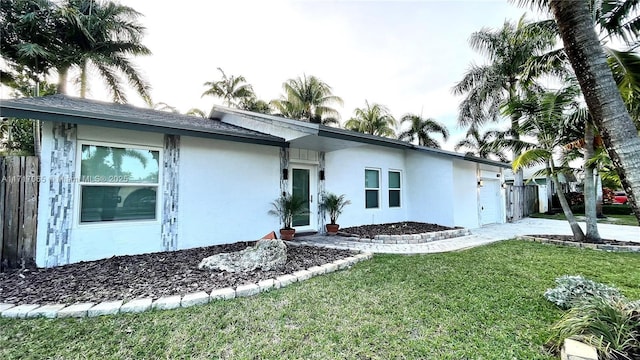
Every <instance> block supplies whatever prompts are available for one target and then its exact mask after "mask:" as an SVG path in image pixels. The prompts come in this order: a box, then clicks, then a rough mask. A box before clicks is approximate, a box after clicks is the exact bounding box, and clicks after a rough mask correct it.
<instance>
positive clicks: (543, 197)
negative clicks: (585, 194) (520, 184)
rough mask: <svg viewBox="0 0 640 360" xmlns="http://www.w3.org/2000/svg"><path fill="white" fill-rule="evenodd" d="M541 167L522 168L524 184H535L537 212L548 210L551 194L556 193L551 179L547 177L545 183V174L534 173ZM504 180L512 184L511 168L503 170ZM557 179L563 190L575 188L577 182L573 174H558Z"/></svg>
mask: <svg viewBox="0 0 640 360" xmlns="http://www.w3.org/2000/svg"><path fill="white" fill-rule="evenodd" d="M543 169H544V166H541V165H539V166H532V167H527V168H523V169H522V170H523V171H522V172H523V178H524V183H525V185H536V186H537V187H538V204H539V205H538V207H539V208H538V212H540V213H545V212H548V211H549V210H550V209H549V206H550V202H551V196H552V195H554V194H555V193H556V189H555V185H554V184H553V182H552V181H551V179H549V183H548V184H547V177H546V176H545V175H539V174H536V173H537V172H539V171H541V170H543ZM504 180H505V183H506V184H507V185H513V180H514V174H513V171H512V170H511V169H506V170H505V171H504ZM567 180H568V181H567ZM558 181H560V184H562V187H563V188H564V191H565V192H570V191H576V190H577V189H576V188H577V185H578V182H577V180H576V178H575V176H573V175H571V176H569V177H567V176H565V175H564V174H558Z"/></svg>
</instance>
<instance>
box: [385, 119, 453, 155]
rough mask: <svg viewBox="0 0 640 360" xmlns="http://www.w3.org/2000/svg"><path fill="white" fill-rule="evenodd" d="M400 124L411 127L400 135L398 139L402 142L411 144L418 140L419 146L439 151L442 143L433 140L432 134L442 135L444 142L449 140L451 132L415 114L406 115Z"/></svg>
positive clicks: (437, 123) (443, 126)
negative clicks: (407, 124) (406, 124)
mask: <svg viewBox="0 0 640 360" xmlns="http://www.w3.org/2000/svg"><path fill="white" fill-rule="evenodd" d="M400 123H401V124H404V123H409V124H410V126H411V127H410V128H409V129H408V130H406V131H403V132H402V133H400V135H398V139H400V140H404V141H409V142H411V141H415V140H416V139H417V140H418V145H420V146H428V147H433V148H438V149H439V148H440V143H438V141H437V140H435V139H433V138H432V137H431V135H430V133H439V134H441V135H442V139H443V140H444V141H447V140H448V139H449V130H447V127H446V126H445V125H443V124H442V123H439V122H437V121H436V120H434V119H431V118H423V117H421V116H419V115H415V114H406V115H404V116H403V117H402V118H401V119H400Z"/></svg>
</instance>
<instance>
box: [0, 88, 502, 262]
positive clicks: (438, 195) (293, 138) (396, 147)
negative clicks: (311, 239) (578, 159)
mask: <svg viewBox="0 0 640 360" xmlns="http://www.w3.org/2000/svg"><path fill="white" fill-rule="evenodd" d="M0 110H1V113H0V115H1V116H4V117H18V118H31V119H38V120H41V121H42V150H41V161H40V164H41V165H40V176H41V179H40V180H41V182H40V188H39V203H38V225H37V239H36V264H37V265H38V266H42V267H51V266H58V265H63V264H69V263H75V262H79V261H87V260H96V259H102V258H107V257H111V256H114V255H131V254H140V253H147V252H156V251H168V250H178V249H187V248H193V247H201V246H209V245H216V244H225V243H233V242H238V241H247V240H255V239H258V238H260V237H261V236H262V235H264V234H266V233H268V232H270V231H274V230H276V232H277V229H279V228H280V224H278V219H277V218H276V217H273V216H269V215H268V214H267V212H268V211H269V209H271V202H272V201H274V200H275V199H276V198H277V197H278V196H279V195H281V194H282V193H283V192H289V193H293V194H294V195H299V196H303V197H306V198H308V201H309V207H310V210H311V211H310V215H309V216H307V217H303V218H298V219H297V220H296V222H295V223H294V226H295V228H296V229H297V230H298V231H318V232H323V231H324V223H325V221H326V220H325V219H324V218H323V216H322V214H321V213H320V212H319V210H318V202H319V201H318V200H319V199H320V198H321V196H322V194H323V193H324V192H332V193H336V194H346V197H347V198H348V199H349V200H351V202H352V204H351V205H349V206H347V207H346V208H345V211H344V213H343V214H342V215H341V217H340V219H339V223H340V224H341V225H342V226H343V227H346V226H354V225H363V224H373V223H387V222H397V221H419V222H429V223H435V224H440V225H445V226H461V227H466V228H476V227H480V226H482V225H485V224H490V223H503V222H505V206H504V203H505V201H504V191H503V189H502V186H501V185H502V182H503V169H504V168H508V167H509V165H508V164H503V163H499V162H495V161H492V160H487V159H483V158H477V157H470V156H467V155H463V154H459V153H454V152H449V151H444V150H439V149H432V148H426V147H420V146H416V145H413V144H409V143H407V142H402V141H398V140H393V139H387V138H381V137H377V136H371V135H365V134H360V133H357V132H352V131H347V130H343V129H337V128H333V127H327V126H323V125H318V124H312V123H307V122H301V121H297V120H291V119H286V118H282V117H278V116H270V115H263V114H257V113H252V112H247V111H241V110H237V109H228V108H222V107H215V108H214V109H213V110H212V111H211V113H210V118H209V119H203V118H198V117H193V116H186V115H180V114H174V113H168V112H162V111H155V110H150V109H142V108H137V107H133V106H129V105H119V104H112V103H104V102H99V101H94V100H86V99H77V98H73V97H68V96H63V95H53V96H47V97H38V98H23V99H14V100H2V102H0Z"/></svg>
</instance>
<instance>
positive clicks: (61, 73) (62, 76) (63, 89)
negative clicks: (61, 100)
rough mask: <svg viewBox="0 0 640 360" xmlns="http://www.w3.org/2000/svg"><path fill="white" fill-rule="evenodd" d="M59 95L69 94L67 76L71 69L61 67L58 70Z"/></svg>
mask: <svg viewBox="0 0 640 360" xmlns="http://www.w3.org/2000/svg"><path fill="white" fill-rule="evenodd" d="M57 70H58V88H57V90H56V92H57V93H58V94H63V95H66V94H67V75H69V67H64V66H63V67H59V68H58V69H57Z"/></svg>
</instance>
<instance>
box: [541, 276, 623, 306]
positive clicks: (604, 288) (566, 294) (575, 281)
mask: <svg viewBox="0 0 640 360" xmlns="http://www.w3.org/2000/svg"><path fill="white" fill-rule="evenodd" d="M556 284H558V286H556V287H555V288H552V289H547V291H545V292H544V297H545V298H546V299H547V300H549V301H551V302H552V303H554V304H556V305H558V306H559V307H560V308H562V309H565V310H566V309H570V308H572V307H573V306H576V305H579V304H581V303H584V302H588V301H590V300H591V299H593V298H598V299H605V300H610V299H612V300H615V299H621V298H623V296H622V295H621V294H620V291H619V290H618V289H616V288H614V287H611V286H608V285H605V284H601V283H597V282H595V281H593V280H589V279H585V278H584V277H582V276H579V275H578V276H569V275H564V276H561V277H559V278H556Z"/></svg>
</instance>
